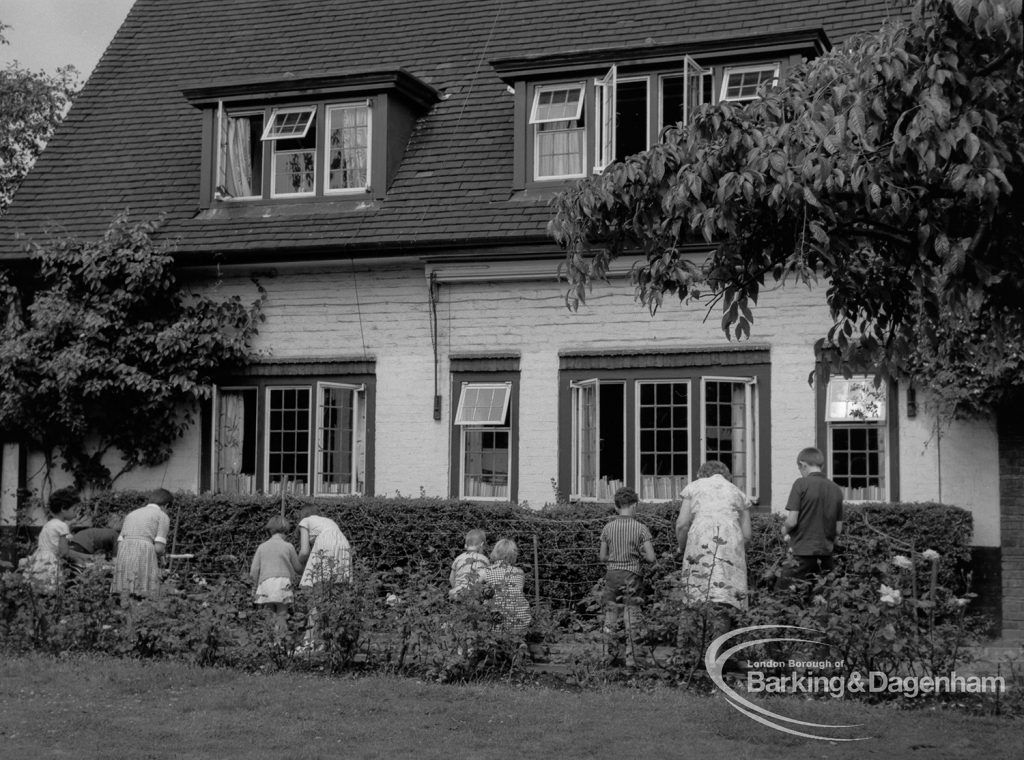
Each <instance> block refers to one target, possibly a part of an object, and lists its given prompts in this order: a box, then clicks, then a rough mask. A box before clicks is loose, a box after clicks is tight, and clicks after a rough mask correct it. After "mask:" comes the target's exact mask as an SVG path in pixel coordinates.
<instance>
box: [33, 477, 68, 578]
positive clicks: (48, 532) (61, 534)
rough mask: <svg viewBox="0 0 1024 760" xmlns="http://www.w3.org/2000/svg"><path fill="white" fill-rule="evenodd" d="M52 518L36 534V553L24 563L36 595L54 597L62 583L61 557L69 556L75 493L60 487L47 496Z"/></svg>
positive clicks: (62, 558)
mask: <svg viewBox="0 0 1024 760" xmlns="http://www.w3.org/2000/svg"><path fill="white" fill-rule="evenodd" d="M48 506H49V511H50V514H51V515H52V517H51V519H50V520H48V521H47V522H46V524H45V525H43V528H42V530H40V531H39V543H38V544H37V546H36V550H35V551H34V552H33V553H32V554H31V555H30V556H29V557H27V558H26V559H25V560H24V562H25V564H24V572H25V577H26V578H28V581H29V583H31V584H32V588H33V589H35V591H36V593H39V594H55V593H57V589H59V588H60V585H61V583H62V582H63V580H64V568H63V565H64V558H65V557H67V556H68V535H69V534H70V533H71V528H70V526H69V525H68V523H69V522H70V521H71V520H74V519H75V515H76V514H77V513H78V492H77V491H76V490H75V489H73V488H61V489H60V490H58V491H54V492H53V493H52V494H50V503H49V505H48Z"/></svg>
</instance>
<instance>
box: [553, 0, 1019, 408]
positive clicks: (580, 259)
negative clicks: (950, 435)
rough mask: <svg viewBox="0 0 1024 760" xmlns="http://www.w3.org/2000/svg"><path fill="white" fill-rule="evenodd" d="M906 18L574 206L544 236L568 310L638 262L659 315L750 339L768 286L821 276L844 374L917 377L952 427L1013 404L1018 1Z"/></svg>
mask: <svg viewBox="0 0 1024 760" xmlns="http://www.w3.org/2000/svg"><path fill="white" fill-rule="evenodd" d="M908 15H909V18H908V19H907V20H906V21H904V22H902V23H890V24H887V25H886V26H885V27H884V28H882V29H881V30H880V31H879V32H877V33H875V34H871V35H866V36H860V37H855V38H852V39H850V40H847V41H846V42H845V44H844V45H842V46H841V47H838V48H836V49H834V50H832V51H831V52H829V53H827V54H825V55H823V56H821V57H819V58H817V59H815V60H813V61H810V62H808V63H806V64H804V65H803V66H801V67H800V68H798V70H796V71H795V72H794V73H792V74H791V76H790V77H789V78H788V79H787V81H786V83H785V84H784V85H783V86H781V87H778V88H776V89H774V90H772V91H770V92H767V93H766V94H765V95H764V97H763V98H761V99H759V100H758V101H756V102H754V103H752V104H749V105H747V106H745V107H737V106H735V105H732V104H728V103H721V104H719V105H717V106H705V107H703V108H702V109H701V111H700V112H699V113H698V114H697V116H696V118H695V120H694V122H693V123H692V125H689V126H682V125H679V126H677V127H676V128H674V129H670V130H668V131H667V132H666V134H665V135H664V138H663V141H662V142H661V143H660V144H658V145H656V146H654V147H653V148H651V149H650V150H649V151H647V152H645V153H642V154H639V155H637V156H634V157H632V158H629V159H627V160H626V161H625V162H624V163H619V164H615V165H613V166H612V167H611V168H610V169H609V170H607V171H606V172H605V173H604V174H602V175H600V176H597V177H594V178H592V179H589V180H586V181H582V182H580V183H579V184H578V185H577V186H576V187H575V188H573V189H571V190H569V191H567V192H566V193H564V194H562V195H561V196H560V197H559V198H558V199H557V200H556V203H555V214H554V217H553V219H552V222H551V224H550V230H551V232H552V233H553V235H554V236H555V238H556V239H557V240H558V241H559V242H560V243H561V244H563V245H564V246H565V248H566V259H565V262H564V271H565V272H566V274H567V276H568V280H569V290H568V292H567V303H568V304H569V306H570V307H576V306H578V304H579V303H581V302H582V301H584V299H585V297H586V294H587V292H588V290H589V288H590V287H591V286H592V283H593V280H594V279H595V278H602V277H604V276H605V274H606V273H607V270H608V264H609V262H610V261H611V260H612V259H613V258H614V257H616V256H618V255H621V254H623V253H625V252H632V251H638V252H639V253H641V254H642V257H641V260H640V261H639V263H638V264H637V265H636V266H635V267H634V268H633V271H632V280H633V283H634V285H635V287H636V292H637V296H638V298H639V299H640V300H641V301H642V302H643V303H644V304H646V305H647V306H648V307H649V308H650V309H651V311H652V312H653V311H655V310H656V309H657V308H658V307H659V306H661V305H662V304H663V302H664V298H665V296H666V295H669V296H673V295H674V296H677V297H679V298H680V299H682V300H683V301H693V300H699V299H710V302H711V303H712V304H715V303H718V302H720V303H721V306H722V309H723V316H722V327H723V329H724V330H725V331H726V334H727V335H730V336H735V337H743V336H749V334H750V329H751V323H752V322H753V312H752V307H753V306H754V305H756V303H757V298H758V295H759V293H760V291H761V289H762V288H763V287H764V285H765V283H766V282H767V281H769V278H770V280H774V281H781V282H784V281H786V280H791V281H796V282H802V283H812V282H815V281H816V280H817V278H818V277H819V276H822V277H823V278H825V279H826V280H827V283H828V284H827V290H826V293H825V297H826V300H827V303H828V306H829V308H830V310H831V314H832V317H833V319H834V324H833V325H832V327H831V329H829V330H828V333H827V335H826V336H823V340H822V341H820V342H819V344H818V350H819V354H820V355H821V356H823V357H831V358H833V359H834V360H835V362H836V363H837V364H838V365H839V366H840V367H841V368H843V369H844V370H846V371H847V372H849V371H850V369H851V367H853V366H854V364H857V365H862V364H863V363H867V364H869V365H871V366H873V367H875V368H876V369H877V371H878V373H879V374H880V375H885V374H889V375H893V376H909V377H912V378H914V379H915V380H916V381H917V382H919V383H920V384H922V385H924V386H927V387H928V388H930V389H931V390H932V391H934V397H935V398H936V399H937V401H938V405H939V407H940V411H941V412H942V413H943V414H948V415H971V414H977V413H982V412H985V411H987V410H990V409H992V408H993V407H996V406H998V405H999V404H1000V403H1002V402H1004V401H1006V400H1007V399H1008V398H1010V397H1012V396H1013V394H1015V393H1017V392H1019V391H1020V389H1021V388H1022V387H1024V299H1022V294H1024V255H1022V254H1021V251H1022V250H1024V248H1022V244H1024V203H1022V201H1021V199H1020V197H1019V194H1020V190H1021V189H1022V188H1024V147H1022V137H1024V135H1022V130H1024V127H1022V125H1024V62H1022V49H1024V44H1022V43H1024V40H1022V33H1021V26H1022V24H1021V0H917V2H915V3H914V4H913V7H912V10H911V12H910V13H909V14H908ZM1015 190H1017V193H1016V194H1015V193H1014V191H1015ZM695 241H697V242H700V243H701V244H702V246H703V247H704V249H710V253H709V254H708V256H707V259H706V260H705V261H704V262H703V263H698V262H696V261H695V260H694V258H693V256H692V255H690V254H691V253H692V250H693V248H692V243H693V242H695ZM826 349H827V350H826Z"/></svg>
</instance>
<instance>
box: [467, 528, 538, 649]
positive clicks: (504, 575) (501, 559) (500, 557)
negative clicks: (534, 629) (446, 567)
mask: <svg viewBox="0 0 1024 760" xmlns="http://www.w3.org/2000/svg"><path fill="white" fill-rule="evenodd" d="M518 553H519V550H518V549H517V548H516V542H515V541H513V540H512V539H511V538H503V539H501V540H500V541H498V543H496V544H495V545H494V550H493V551H491V564H490V566H488V567H484V568H482V569H480V570H479V571H478V575H479V577H480V579H481V580H482V581H483V582H484V583H486V584H487V585H488V586H490V587H491V588H493V589H494V606H495V607H496V608H497V609H498V611H499V612H501V617H502V626H501V630H502V631H504V632H506V633H512V634H516V635H522V634H523V633H524V632H525V631H526V627H527V626H528V625H529V624H530V603H529V602H528V601H527V600H526V594H524V593H523V584H524V582H525V581H526V576H525V575H524V574H523V571H522V570H520V569H519V568H518V567H516V566H515V564H516V557H517V556H518Z"/></svg>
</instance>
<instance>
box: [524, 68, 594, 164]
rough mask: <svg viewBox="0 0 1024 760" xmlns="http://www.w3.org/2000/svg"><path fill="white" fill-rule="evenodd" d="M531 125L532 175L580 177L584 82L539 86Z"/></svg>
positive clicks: (584, 134)
mask: <svg viewBox="0 0 1024 760" xmlns="http://www.w3.org/2000/svg"><path fill="white" fill-rule="evenodd" d="M530 124H531V125H533V129H534V145H535V148H534V162H535V166H534V176H535V177H536V178H537V179H564V178H569V177H582V176H583V166H584V156H585V155H586V153H585V151H586V129H585V126H584V120H583V83H578V84H573V85H559V86H554V87H538V88H537V90H536V92H535V93H534V98H533V108H532V109H531V111H530Z"/></svg>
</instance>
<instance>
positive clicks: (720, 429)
mask: <svg viewBox="0 0 1024 760" xmlns="http://www.w3.org/2000/svg"><path fill="white" fill-rule="evenodd" d="M752 359H757V360H758V361H757V362H756V363H753V362H751V360H752ZM716 360H718V361H723V362H726V363H725V364H724V365H723V366H721V367H719V366H717V365H716V364H715V363H714V361H716ZM762 361H763V363H762ZM712 367H714V368H715V369H714V370H712V369H711V368H712ZM562 369H563V372H562V376H563V383H564V385H563V386H562V387H563V393H564V396H563V400H564V403H565V407H564V408H563V409H564V411H563V412H562V418H561V420H562V421H561V425H564V426H565V428H566V429H567V430H568V433H567V434H566V433H563V434H562V442H561V443H560V449H562V450H564V451H565V452H566V453H565V460H564V461H563V462H560V465H559V473H560V474H559V479H560V482H565V483H567V484H568V487H567V488H566V490H567V492H568V494H567V495H568V496H569V497H570V498H571V499H574V500H584V501H586V500H593V501H610V500H611V499H612V497H613V495H614V493H615V491H616V490H617V489H618V488H619V487H621V486H632V487H633V488H636V490H637V492H638V493H639V495H640V498H641V499H642V500H644V501H653V500H668V499H676V498H678V496H679V492H680V491H681V490H682V489H683V488H684V487H685V486H686V484H687V483H689V482H690V480H691V479H692V478H693V477H694V475H695V474H696V471H697V469H698V467H699V466H700V464H701V463H702V462H704V461H706V460H709V459H717V460H719V461H722V462H724V463H725V464H726V465H727V466H728V467H729V469H730V470H731V471H732V473H733V482H734V483H736V485H737V486H738V487H739V488H741V489H742V490H743V491H744V492H745V493H747V494H748V495H749V496H750V497H751V498H752V499H758V498H766V497H767V494H768V484H767V483H766V482H765V481H764V475H763V473H762V472H761V468H760V467H759V461H761V459H762V457H764V456H767V452H766V451H762V448H763V446H766V445H767V442H766V440H763V439H764V436H762V435H760V432H759V431H760V430H761V429H762V428H763V427H764V426H765V425H766V424H767V390H766V388H767V385H766V384H767V381H768V365H767V351H766V350H765V351H763V352H762V351H761V350H760V349H756V350H753V351H751V352H749V353H747V352H742V351H738V352H725V351H723V352H714V351H712V352H695V353H693V354H690V353H680V354H668V355H660V354H653V355H643V354H640V355H631V354H623V355H622V356H589V355H578V356H577V355H575V354H570V355H567V356H563V358H562ZM723 369H726V370H728V372H725V373H723V371H722V370H723Z"/></svg>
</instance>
